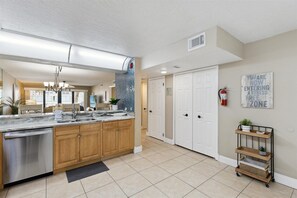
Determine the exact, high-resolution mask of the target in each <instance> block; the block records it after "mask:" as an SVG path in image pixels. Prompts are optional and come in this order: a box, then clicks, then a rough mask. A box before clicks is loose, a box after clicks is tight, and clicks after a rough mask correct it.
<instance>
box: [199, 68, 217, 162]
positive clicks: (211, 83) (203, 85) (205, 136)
mask: <svg viewBox="0 0 297 198" xmlns="http://www.w3.org/2000/svg"><path fill="white" fill-rule="evenodd" d="M217 72H218V71H217V69H211V70H205V71H199V72H195V73H193V150H194V151H197V152H199V153H203V154H206V155H209V156H212V157H215V156H216V154H217V109H218V106H217V105H218V102H217V90H218V73H217Z"/></svg>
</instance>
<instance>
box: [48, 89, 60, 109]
mask: <svg viewBox="0 0 297 198" xmlns="http://www.w3.org/2000/svg"><path fill="white" fill-rule="evenodd" d="M56 104H58V93H56V92H54V91H46V92H45V107H51V106H56Z"/></svg>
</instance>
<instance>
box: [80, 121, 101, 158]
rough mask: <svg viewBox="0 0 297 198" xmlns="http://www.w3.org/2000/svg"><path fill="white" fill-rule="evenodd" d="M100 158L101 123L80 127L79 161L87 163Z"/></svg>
mask: <svg viewBox="0 0 297 198" xmlns="http://www.w3.org/2000/svg"><path fill="white" fill-rule="evenodd" d="M100 157H101V123H100V124H92V125H90V124H88V125H81V126H80V136H79V159H80V161H89V160H94V159H98V158H100Z"/></svg>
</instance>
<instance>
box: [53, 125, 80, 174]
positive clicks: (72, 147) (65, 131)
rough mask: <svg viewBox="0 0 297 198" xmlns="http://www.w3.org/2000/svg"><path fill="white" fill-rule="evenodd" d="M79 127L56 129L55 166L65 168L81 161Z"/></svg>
mask: <svg viewBox="0 0 297 198" xmlns="http://www.w3.org/2000/svg"><path fill="white" fill-rule="evenodd" d="M78 136H79V126H69V127H57V128H56V129H55V146H54V149H55V151H54V153H55V157H54V166H55V169H60V168H65V167H67V166H71V165H74V164H76V163H77V162H78V161H79V155H78V151H79V140H78Z"/></svg>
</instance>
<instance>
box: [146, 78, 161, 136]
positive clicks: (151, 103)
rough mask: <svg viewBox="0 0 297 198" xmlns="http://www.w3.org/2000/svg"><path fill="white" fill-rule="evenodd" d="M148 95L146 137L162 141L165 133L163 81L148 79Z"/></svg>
mask: <svg viewBox="0 0 297 198" xmlns="http://www.w3.org/2000/svg"><path fill="white" fill-rule="evenodd" d="M148 95H149V97H148V98H149V100H148V110H149V113H148V135H150V136H152V137H154V138H157V139H160V140H163V137H164V136H163V135H164V133H165V79H164V78H160V79H150V80H149V83H148Z"/></svg>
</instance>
